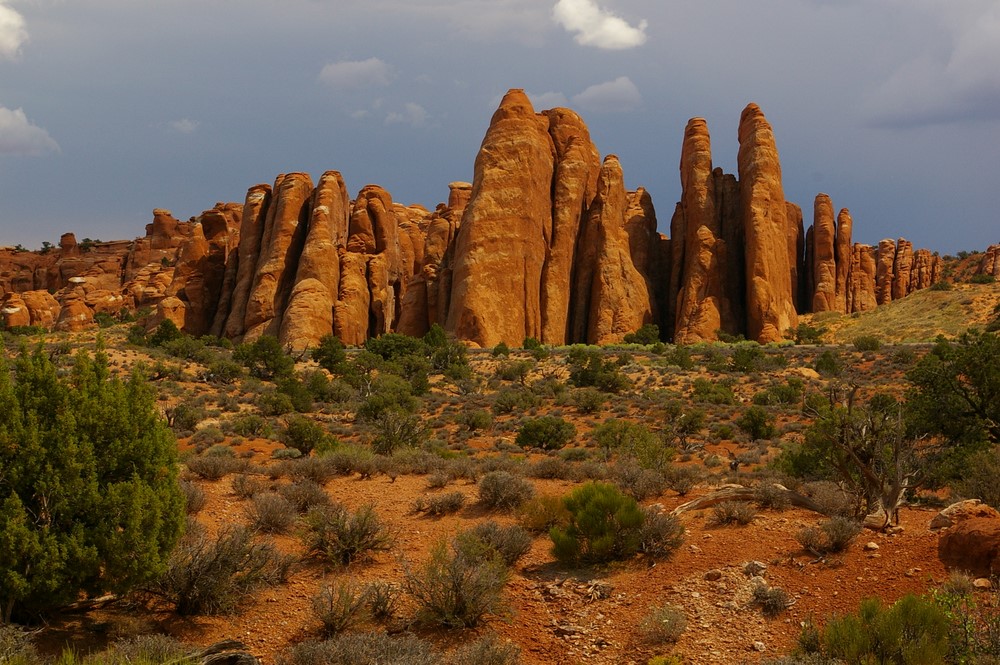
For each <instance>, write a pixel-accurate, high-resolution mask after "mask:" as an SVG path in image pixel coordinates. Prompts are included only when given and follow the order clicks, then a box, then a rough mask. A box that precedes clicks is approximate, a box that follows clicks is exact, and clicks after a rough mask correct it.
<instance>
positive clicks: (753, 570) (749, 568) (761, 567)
mask: <svg viewBox="0 0 1000 665" xmlns="http://www.w3.org/2000/svg"><path fill="white" fill-rule="evenodd" d="M766 570H767V565H766V564H764V563H761V562H760V561H747V562H746V563H744V564H743V574H744V575H746V576H747V577H756V576H758V575H763V574H764V572H765V571H766Z"/></svg>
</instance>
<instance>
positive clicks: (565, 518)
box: [517, 495, 570, 533]
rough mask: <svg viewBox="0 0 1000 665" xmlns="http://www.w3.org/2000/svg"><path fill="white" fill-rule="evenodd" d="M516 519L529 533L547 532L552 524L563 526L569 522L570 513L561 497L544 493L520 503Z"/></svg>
mask: <svg viewBox="0 0 1000 665" xmlns="http://www.w3.org/2000/svg"><path fill="white" fill-rule="evenodd" d="M517 519H518V523H519V524H520V525H521V526H522V527H524V528H525V529H527V530H528V531H530V532H531V533H548V532H549V529H551V528H552V527H554V526H559V527H565V526H566V525H567V524H569V520H570V514H569V511H568V510H567V509H566V504H565V503H563V500H562V498H560V497H557V496H549V495H545V496H536V497H535V498H533V499H530V500H529V501H526V502H524V503H523V504H521V507H520V508H518V510H517Z"/></svg>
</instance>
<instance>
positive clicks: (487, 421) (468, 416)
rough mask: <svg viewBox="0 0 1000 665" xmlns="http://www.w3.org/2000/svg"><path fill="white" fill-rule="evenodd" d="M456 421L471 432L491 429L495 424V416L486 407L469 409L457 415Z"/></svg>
mask: <svg viewBox="0 0 1000 665" xmlns="http://www.w3.org/2000/svg"><path fill="white" fill-rule="evenodd" d="M455 422H456V423H458V424H459V425H462V426H463V427H465V429H466V430H468V431H470V432H475V431H476V430H483V429H489V428H490V427H492V425H493V416H491V415H490V412H489V411H486V410H485V409H469V410H467V411H461V412H459V414H458V415H457V416H455Z"/></svg>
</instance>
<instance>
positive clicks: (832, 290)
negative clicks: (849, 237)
mask: <svg viewBox="0 0 1000 665" xmlns="http://www.w3.org/2000/svg"><path fill="white" fill-rule="evenodd" d="M836 240H837V232H836V227H835V225H834V219H833V202H831V201H830V197H829V196H827V195H826V194H819V195H817V196H816V202H815V204H814V208H813V284H814V289H815V290H814V292H813V298H812V311H813V312H832V311H837V258H836Z"/></svg>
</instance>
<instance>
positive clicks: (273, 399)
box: [256, 390, 295, 416]
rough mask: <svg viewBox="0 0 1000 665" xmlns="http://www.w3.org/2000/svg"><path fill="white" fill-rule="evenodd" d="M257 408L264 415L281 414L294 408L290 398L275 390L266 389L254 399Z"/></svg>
mask: <svg viewBox="0 0 1000 665" xmlns="http://www.w3.org/2000/svg"><path fill="white" fill-rule="evenodd" d="M256 404H257V408H258V409H260V412H261V413H262V414H263V415H265V416H283V415H285V414H286V413H291V412H292V411H294V410H295V404H294V403H293V402H292V398H291V397H289V396H288V395H286V394H285V393H283V392H278V391H277V390H267V391H264V392H262V393H260V394H259V395H257V399H256Z"/></svg>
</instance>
